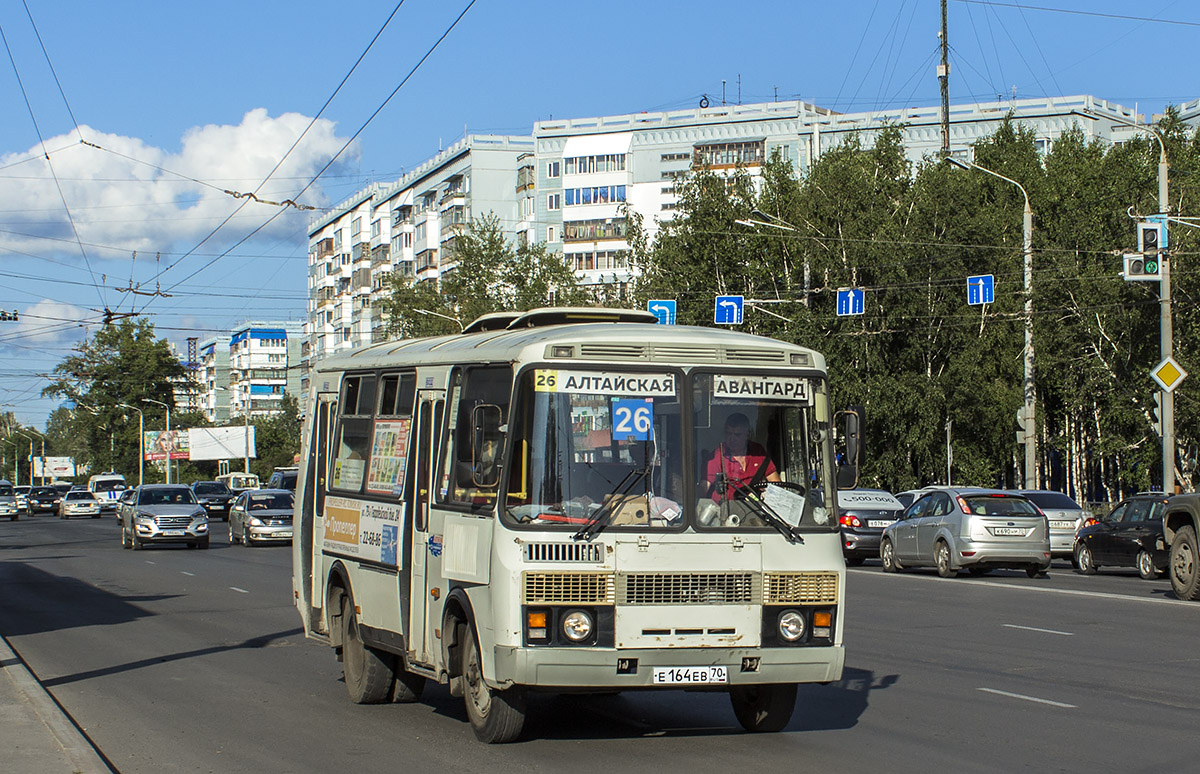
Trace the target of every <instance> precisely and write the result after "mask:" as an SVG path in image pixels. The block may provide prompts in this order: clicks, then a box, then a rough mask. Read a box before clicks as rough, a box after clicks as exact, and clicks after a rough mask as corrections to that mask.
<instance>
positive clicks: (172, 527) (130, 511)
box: [121, 484, 208, 550]
mask: <svg viewBox="0 0 1200 774" xmlns="http://www.w3.org/2000/svg"><path fill="white" fill-rule="evenodd" d="M147 543H185V544H187V547H188V548H208V514H207V513H206V512H205V510H204V506H202V505H201V504H200V503H199V501H197V500H196V495H195V493H194V492H192V489H191V487H188V486H184V485H182V484H145V485H142V486H139V487H138V488H137V494H136V495H135V496H134V497H133V498H132V499H131V500H130V501H129V502H127V503H126V504H125V507H124V508H122V509H121V547H122V548H132V549H134V550H138V549H141V548H143V547H144V546H145V545H146V544H147Z"/></svg>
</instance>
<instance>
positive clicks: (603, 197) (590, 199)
mask: <svg viewBox="0 0 1200 774" xmlns="http://www.w3.org/2000/svg"><path fill="white" fill-rule="evenodd" d="M563 196H564V199H565V201H566V205H567V206H568V207H575V206H578V205H581V204H610V203H613V202H623V201H625V186H623V185H599V186H592V187H590V188H567V189H565V190H564V191H563Z"/></svg>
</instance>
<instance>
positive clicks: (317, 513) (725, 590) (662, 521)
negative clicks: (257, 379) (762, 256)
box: [293, 309, 858, 742]
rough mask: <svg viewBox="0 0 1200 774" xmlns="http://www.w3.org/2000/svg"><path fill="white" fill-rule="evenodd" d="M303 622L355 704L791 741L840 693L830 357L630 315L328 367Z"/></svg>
mask: <svg viewBox="0 0 1200 774" xmlns="http://www.w3.org/2000/svg"><path fill="white" fill-rule="evenodd" d="M310 391H311V402H310V404H309V406H308V409H307V416H306V420H305V422H306V423H305V432H304V454H305V456H306V460H305V462H304V464H303V465H302V468H301V481H300V486H299V488H298V491H297V505H296V519H295V523H296V526H297V530H296V539H295V541H294V543H293V545H294V591H295V596H296V605H297V608H298V610H299V612H300V615H301V617H302V618H303V621H304V629H305V632H306V634H307V636H308V637H310V638H313V639H317V640H320V641H322V642H325V643H328V644H329V645H331V646H332V647H333V648H334V649H335V651H336V653H337V655H338V656H339V658H340V660H341V661H342V665H343V671H344V674H345V680H346V687H347V689H348V690H349V693H350V697H351V699H352V700H353V701H355V702H359V703H372V702H383V701H415V700H417V699H418V698H419V697H420V695H421V691H422V689H423V687H424V684H425V681H426V680H436V681H438V682H440V683H448V684H449V688H450V691H451V693H452V694H453V695H456V696H462V697H464V699H465V704H466V711H467V715H468V717H469V719H470V721H471V724H472V726H473V728H474V731H475V733H476V735H477V736H478V737H479V738H480V739H481V740H483V741H486V742H504V741H509V740H512V739H514V738H516V737H517V735H519V734H520V732H521V729H522V726H523V724H524V721H525V697H526V695H527V694H528V692H530V691H547V692H574V693H586V692H588V691H595V692H613V691H622V690H634V689H638V690H662V689H688V690H720V691H725V692H727V693H728V694H729V696H730V698H731V702H732V705H733V710H734V713H735V715H736V717H737V720H738V721H739V722H740V723H741V725H742V726H743V727H745V728H746V729H749V730H752V731H774V730H779V729H782V728H783V727H784V726H785V725H786V724H787V723H788V721H789V720H790V718H791V715H792V711H793V707H794V704H795V696H796V686H797V684H798V683H808V682H817V683H826V682H831V681H835V680H838V679H840V677H841V674H842V665H843V659H844V651H843V645H842V635H843V632H842V622H843V609H844V606H843V600H844V594H845V564H844V563H843V560H842V551H841V545H840V542H839V541H840V538H839V533H838V515H837V512H836V508H837V505H836V498H835V497H834V491H835V489H836V487H837V485H838V480H839V479H842V483H843V486H850V487H852V486H854V480H855V479H856V477H857V468H856V462H857V460H856V458H857V433H858V427H857V417H856V416H855V415H853V414H849V415H846V421H845V425H844V426H843V427H842V428H840V429H841V431H842V432H843V433H844V434H845V435H844V437H846V438H849V439H850V440H851V441H852V442H853V443H851V444H849V445H848V446H847V448H846V450H845V454H846V457H845V460H844V464H843V465H842V466H841V468H840V469H837V470H835V459H834V447H833V435H834V427H833V423H834V416H833V412H832V411H831V410H830V405H829V391H828V385H827V381H826V370H825V362H824V358H823V357H822V356H821V355H820V354H818V353H816V352H814V351H812V350H810V349H805V348H802V347H798V346H793V345H789V344H784V343H782V342H779V341H774V340H771V339H767V338H762V337H757V336H751V335H746V334H741V333H735V332H730V331H721V330H712V329H707V328H692V327H676V326H665V325H656V324H653V317H652V316H651V315H649V314H647V313H645V312H638V311H628V310H603V309H545V310H535V311H532V312H527V313H520V314H518V313H514V314H497V315H488V316H486V317H483V318H480V319H479V320H477V321H476V322H474V323H472V324H471V325H470V326H468V327H467V329H466V330H465V331H464V332H463V333H462V334H461V335H453V336H445V337H438V338H429V339H417V340H408V341H399V342H391V343H384V344H378V345H375V346H372V347H368V348H364V349H361V350H355V351H352V352H349V353H346V354H342V355H338V356H334V357H331V358H329V359H327V360H325V361H322V362H321V363H319V364H318V365H317V366H316V368H315V369H314V370H313V372H312V375H311V380H310Z"/></svg>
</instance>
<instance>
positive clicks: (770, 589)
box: [763, 572, 838, 605]
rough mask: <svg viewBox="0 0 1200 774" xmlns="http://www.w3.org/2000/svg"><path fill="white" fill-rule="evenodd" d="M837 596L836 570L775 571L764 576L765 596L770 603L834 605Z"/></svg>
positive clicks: (766, 601)
mask: <svg viewBox="0 0 1200 774" xmlns="http://www.w3.org/2000/svg"><path fill="white" fill-rule="evenodd" d="M837 597H838V576H837V573H836V572H774V573H767V574H766V575H765V576H763V598H764V602H765V604H768V605H790V604H811V605H833V604H836V603H837Z"/></svg>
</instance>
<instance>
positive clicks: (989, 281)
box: [967, 274, 996, 306]
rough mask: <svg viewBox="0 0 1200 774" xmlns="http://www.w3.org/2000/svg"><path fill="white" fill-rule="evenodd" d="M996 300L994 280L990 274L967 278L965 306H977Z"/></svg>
mask: <svg viewBox="0 0 1200 774" xmlns="http://www.w3.org/2000/svg"><path fill="white" fill-rule="evenodd" d="M995 300H996V278H995V277H993V276H992V275H991V274H977V275H975V276H974V277H967V304H969V305H970V306H979V305H980V304H990V303H992V302H993V301H995Z"/></svg>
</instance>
